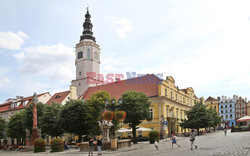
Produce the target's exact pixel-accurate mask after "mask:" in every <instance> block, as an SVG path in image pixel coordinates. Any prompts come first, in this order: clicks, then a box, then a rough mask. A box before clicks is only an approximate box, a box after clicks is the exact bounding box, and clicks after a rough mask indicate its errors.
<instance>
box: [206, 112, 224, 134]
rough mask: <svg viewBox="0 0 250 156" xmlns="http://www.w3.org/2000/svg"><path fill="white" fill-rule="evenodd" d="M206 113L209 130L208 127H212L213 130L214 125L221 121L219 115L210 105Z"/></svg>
mask: <svg viewBox="0 0 250 156" xmlns="http://www.w3.org/2000/svg"><path fill="white" fill-rule="evenodd" d="M207 114H208V127H209V131H210V127H213V128H214V130H215V128H216V126H217V125H218V124H220V123H221V117H220V116H219V115H218V113H217V112H216V110H215V109H214V108H212V107H210V108H209V109H207Z"/></svg>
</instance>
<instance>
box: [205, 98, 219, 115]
mask: <svg viewBox="0 0 250 156" xmlns="http://www.w3.org/2000/svg"><path fill="white" fill-rule="evenodd" d="M205 106H206V108H207V109H209V108H210V107H212V108H214V109H215V110H216V112H217V113H218V114H219V100H218V99H215V98H213V97H211V96H209V97H208V98H207V99H206V100H205Z"/></svg>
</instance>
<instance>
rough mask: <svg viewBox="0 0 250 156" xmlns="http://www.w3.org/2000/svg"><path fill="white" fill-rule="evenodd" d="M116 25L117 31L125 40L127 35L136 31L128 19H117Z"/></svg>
mask: <svg viewBox="0 0 250 156" xmlns="http://www.w3.org/2000/svg"><path fill="white" fill-rule="evenodd" d="M114 24H115V26H116V29H115V31H116V32H117V34H118V35H119V36H120V37H121V38H125V37H126V35H127V33H128V32H130V31H132V30H133V29H134V28H133V25H132V24H131V22H130V21H129V20H128V19H126V18H120V19H115V20H114Z"/></svg>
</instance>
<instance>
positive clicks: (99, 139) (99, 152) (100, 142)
mask: <svg viewBox="0 0 250 156" xmlns="http://www.w3.org/2000/svg"><path fill="white" fill-rule="evenodd" d="M97 150H98V155H102V140H101V138H100V137H98V138H97Z"/></svg>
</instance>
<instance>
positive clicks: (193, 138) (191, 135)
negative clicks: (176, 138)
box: [189, 129, 198, 150]
mask: <svg viewBox="0 0 250 156" xmlns="http://www.w3.org/2000/svg"><path fill="white" fill-rule="evenodd" d="M189 137H190V143H191V150H193V145H194V140H195V131H194V130H193V129H192V130H191V133H190V136H189ZM194 147H195V149H196V148H197V147H198V146H197V145H194Z"/></svg>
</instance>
